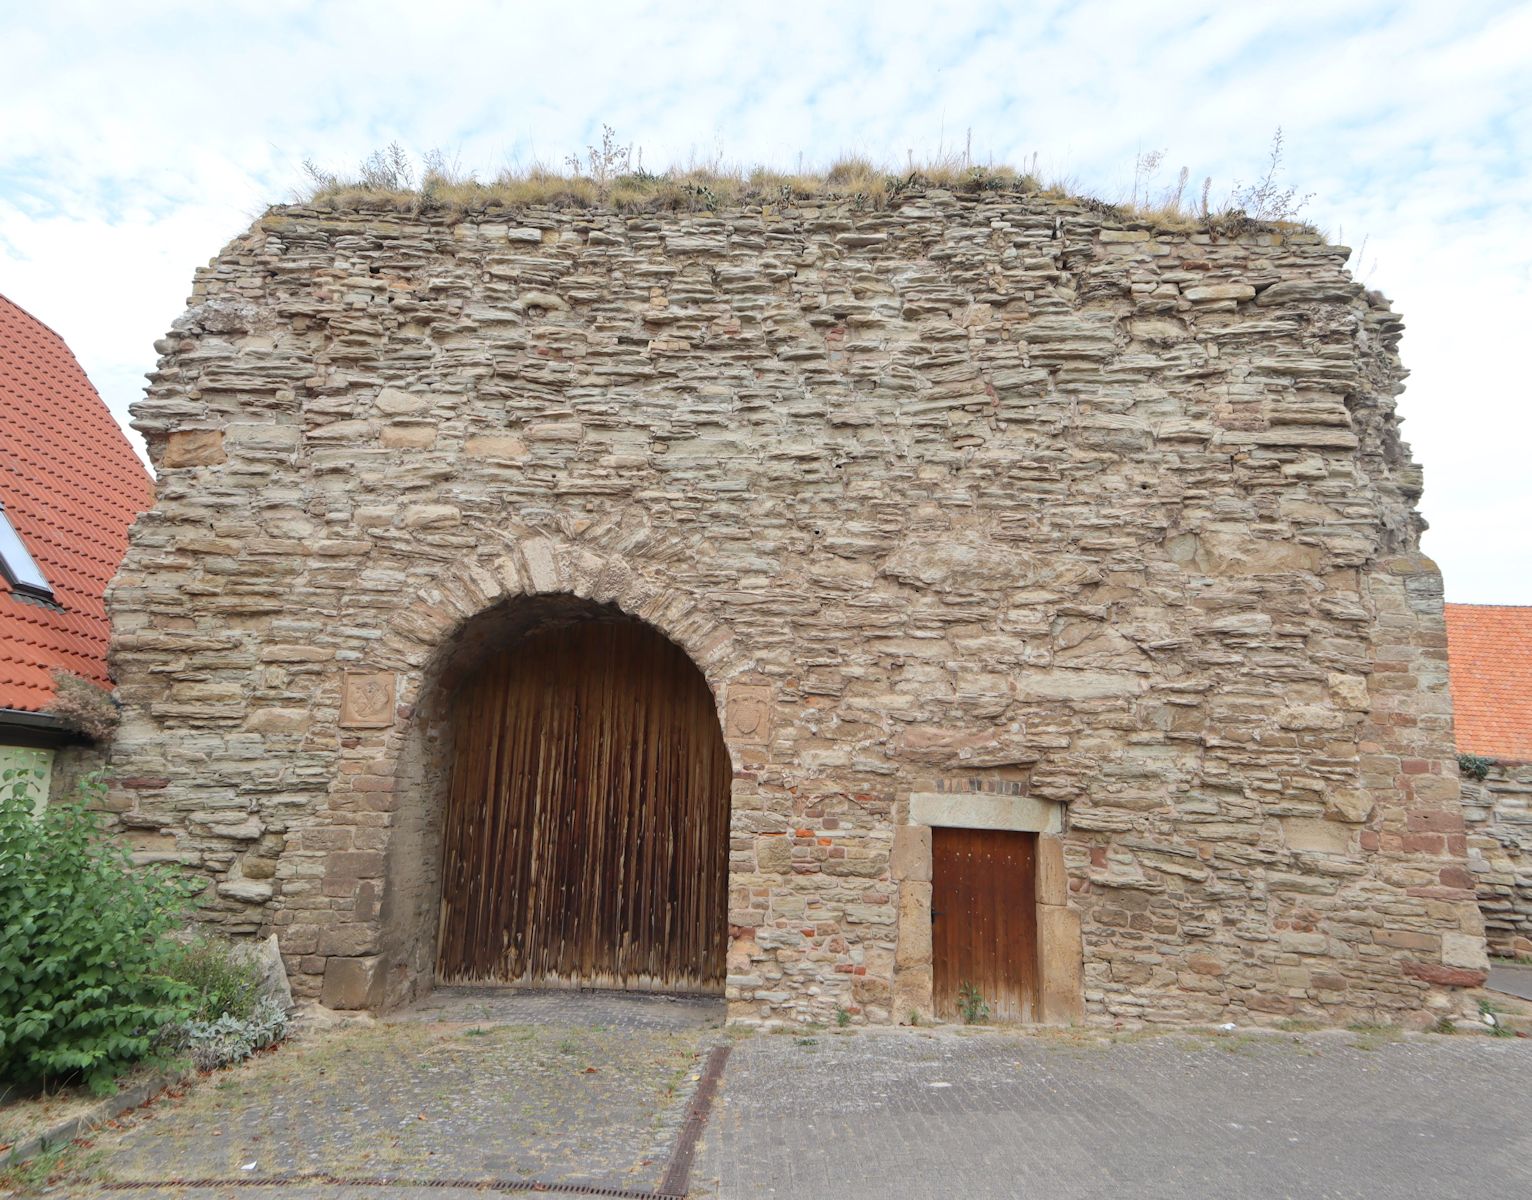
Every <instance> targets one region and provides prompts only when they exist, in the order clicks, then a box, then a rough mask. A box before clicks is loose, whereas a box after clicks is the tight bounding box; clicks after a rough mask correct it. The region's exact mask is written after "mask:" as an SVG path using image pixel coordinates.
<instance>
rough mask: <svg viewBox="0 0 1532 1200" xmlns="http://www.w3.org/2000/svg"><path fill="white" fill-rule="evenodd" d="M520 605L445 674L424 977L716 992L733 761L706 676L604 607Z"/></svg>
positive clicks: (567, 601) (569, 601) (643, 627)
mask: <svg viewBox="0 0 1532 1200" xmlns="http://www.w3.org/2000/svg"><path fill="white" fill-rule="evenodd" d="M548 599H549V600H553V599H554V598H548ZM523 615H524V616H525V614H523ZM534 616H535V617H536V618H537V619H535V620H530V621H525V620H524V621H520V622H518V624H520V625H521V626H522V628H521V629H519V630H518V636H516V638H515V639H514V641H512V642H510V644H504V643H500V644H498V645H496V644H493V643H492V644H489V645H485V644H483V643H481V644H480V645H479V646H478V648H477V650H476V653H475V655H474V659H473V661H472V662H471V663H470V664H468V665H467V666H466V667H465V669H464V670H463V671H462V672H461V674H459V675H458V679H457V681H456V682H454V683H453V684H452V686H451V691H450V721H451V725H452V739H451V745H452V750H451V755H450V764H449V768H448V769H449V770H450V783H449V785H448V790H447V793H446V796H445V798H444V799H445V803H444V805H443V818H442V857H441V906H440V914H439V924H438V931H437V939H436V947H437V953H436V971H435V976H436V981H437V982H438V983H439V984H464V983H480V984H483V983H504V984H519V985H523V986H535V987H608V988H622V989H632V990H649V991H669V992H706V993H716V992H721V991H722V989H723V979H724V956H725V939H726V934H727V926H726V919H727V887H728V838H729V793H730V786H731V781H732V777H733V772H732V768H731V765H730V762H729V755H728V750H727V748H726V747H725V745H724V740H723V733H722V730H721V729H720V727H719V723H718V715H717V709H716V706H715V704H714V700H713V695H712V692H711V691H710V689H709V687H708V684H707V681H706V680H705V679H704V677H703V675H702V673H701V671H699V670H698V668H697V667H696V665H695V664H694V663H693V662H692V661H691V660H690V659H689V658H688V657H687V655H686V653H685V651H683V650H682V649H681V648H680V647H678V646H676V645H675V644H674V643H672V642H670V641H669V640H667V639H666V638H665V637H664V636H663V635H662V634H660V633H659V632H658V631H657V630H655V629H654V628H653V627H651V626H649V625H647V624H645V623H643V622H642V621H639V620H636V619H634V618H632V617H629V616H627V615H626V614H623V613H621V612H620V611H619V610H617V609H615V608H612V607H610V606H600V605H595V604H592V603H589V602H584V601H577V600H575V599H574V598H573V597H567V598H558V602H557V603H548V602H544V603H543V604H542V605H541V606H540V608H538V609H537V610H535V612H534Z"/></svg>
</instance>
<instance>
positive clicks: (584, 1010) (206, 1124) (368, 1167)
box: [79, 992, 722, 1196]
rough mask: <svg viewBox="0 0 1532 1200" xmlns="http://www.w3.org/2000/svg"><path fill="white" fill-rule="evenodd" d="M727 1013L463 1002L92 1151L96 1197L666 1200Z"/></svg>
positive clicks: (315, 1049)
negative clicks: (355, 1184)
mask: <svg viewBox="0 0 1532 1200" xmlns="http://www.w3.org/2000/svg"><path fill="white" fill-rule="evenodd" d="M720 1008H721V1005H720V1004H719V1003H718V1002H713V1003H712V1004H700V1003H697V1002H695V1001H690V1002H688V1001H679V1002H678V1001H666V1000H665V999H664V998H661V997H621V996H618V997H599V996H598V997H589V996H581V995H579V994H565V995H562V996H554V995H549V994H543V995H537V996H527V997H520V996H506V995H503V994H502V995H499V996H495V995H490V996H480V995H476V994H463V993H459V992H454V993H453V994H451V995H448V996H444V997H442V998H440V1000H439V1002H438V1003H436V1004H435V1005H434V1006H433V1007H432V1008H431V1009H430V1010H429V1011H421V1012H412V1013H407V1014H403V1015H402V1016H401V1019H398V1020H391V1021H384V1022H371V1021H364V1022H359V1023H353V1024H349V1025H346V1026H342V1027H339V1028H336V1029H333V1030H330V1031H327V1032H325V1033H322V1034H316V1035H313V1036H312V1037H310V1038H309V1039H307V1040H302V1041H298V1042H296V1043H293V1044H290V1045H288V1046H286V1047H283V1048H281V1049H280V1050H278V1051H277V1052H274V1053H271V1054H266V1055H261V1056H259V1057H258V1058H256V1059H254V1060H252V1061H251V1062H249V1063H246V1064H244V1065H242V1066H240V1067H238V1068H235V1069H232V1070H230V1071H227V1072H221V1073H219V1074H217V1075H213V1076H210V1077H207V1078H205V1079H204V1080H202V1081H201V1082H200V1083H198V1084H197V1085H196V1086H194V1087H192V1088H190V1089H188V1090H187V1091H186V1092H185V1094H184V1095H183V1096H181V1097H179V1098H166V1099H162V1100H160V1101H159V1102H157V1103H155V1104H153V1105H151V1106H149V1107H147V1108H145V1109H141V1110H138V1111H137V1112H135V1113H134V1114H132V1115H131V1116H129V1117H128V1118H126V1119H125V1120H124V1121H123V1122H122V1123H121V1127H120V1128H117V1129H113V1130H109V1131H108V1132H107V1133H105V1134H104V1135H102V1136H101V1137H99V1138H98V1139H97V1143H96V1147H95V1149H96V1151H97V1153H98V1155H99V1158H100V1165H99V1169H100V1179H101V1180H103V1181H106V1180H110V1181H116V1182H143V1183H151V1184H155V1183H165V1184H166V1185H167V1187H168V1186H170V1185H171V1183H172V1182H173V1181H176V1180H192V1181H197V1180H205V1179H217V1180H231V1181H233V1180H241V1179H244V1180H247V1181H249V1180H255V1179H262V1180H271V1179H282V1178H290V1177H295V1176H305V1175H331V1176H335V1177H339V1178H342V1179H356V1178H363V1177H380V1176H381V1177H391V1178H397V1179H404V1180H411V1181H421V1182H430V1181H438V1180H440V1181H452V1180H471V1181H483V1182H485V1183H486V1184H487V1183H492V1182H497V1181H504V1180H517V1179H535V1180H539V1181H543V1182H549V1183H581V1184H587V1185H592V1186H600V1187H621V1188H631V1189H643V1188H653V1187H654V1186H656V1185H657V1184H658V1183H659V1182H660V1180H661V1179H662V1178H663V1176H664V1173H665V1170H666V1167H667V1165H668V1163H669V1160H670V1156H671V1153H672V1150H673V1148H674V1144H675V1141H676V1136H677V1132H678V1130H679V1128H680V1125H681V1122H682V1120H683V1118H684V1115H685V1110H686V1105H687V1103H688V1101H689V1099H690V1096H691V1093H692V1091H693V1090H694V1088H695V1084H696V1079H697V1077H698V1075H699V1072H700V1070H701V1065H702V1055H703V1052H704V1050H705V1049H706V1048H707V1046H708V1045H709V1044H710V1043H711V1041H713V1040H714V1039H716V1037H717V1036H718V1034H717V1032H716V1029H717V1026H718V1025H719V1024H720V1023H721V1018H722V1013H721V1011H720ZM534 1016H535V1017H536V1021H537V1023H535V1024H533V1023H524V1022H526V1021H527V1020H528V1019H530V1018H532V1017H534ZM508 1022H523V1023H508ZM250 1163H254V1164H255V1165H254V1166H253V1167H252V1168H250V1169H249V1170H248V1171H247V1170H246V1169H245V1168H246V1165H247V1164H250ZM79 1186H80V1187H81V1188H82V1189H84V1192H83V1194H91V1193H90V1189H89V1187H88V1186H87V1185H85V1184H83V1183H82V1184H81V1185H79ZM230 1186H231V1187H232V1186H234V1185H230ZM283 1191H290V1192H291V1194H292V1195H294V1196H304V1195H310V1194H312V1195H324V1196H331V1195H335V1194H337V1193H336V1191H335V1190H334V1189H333V1188H331V1189H329V1190H326V1188H325V1185H321V1184H315V1183H309V1182H301V1183H295V1184H293V1185H291V1187H290V1189H282V1190H278V1191H277V1192H275V1193H273V1192H271V1191H268V1190H267V1189H266V1188H264V1187H263V1188H261V1189H260V1194H261V1195H263V1196H265V1195H272V1194H277V1195H281V1194H283ZM123 1194H125V1195H130V1194H144V1193H139V1192H125V1193H123ZM149 1194H153V1193H152V1192H151V1193H149ZM167 1194H181V1193H178V1192H170V1193H167ZM214 1194H216V1190H215V1193H214ZM242 1194H243V1195H245V1196H250V1195H253V1194H254V1193H253V1192H251V1191H249V1190H248V1188H246V1189H245V1190H244V1191H243V1193H242ZM368 1194H374V1193H373V1192H371V1191H369V1193H368ZM400 1194H406V1195H407V1194H412V1193H410V1192H408V1191H404V1192H402V1193H400ZM430 1194H431V1195H433V1196H439V1195H442V1194H443V1193H442V1192H441V1191H440V1190H437V1189H434V1188H433V1189H430Z"/></svg>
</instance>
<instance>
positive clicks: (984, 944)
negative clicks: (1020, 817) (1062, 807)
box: [931, 827, 1042, 1023]
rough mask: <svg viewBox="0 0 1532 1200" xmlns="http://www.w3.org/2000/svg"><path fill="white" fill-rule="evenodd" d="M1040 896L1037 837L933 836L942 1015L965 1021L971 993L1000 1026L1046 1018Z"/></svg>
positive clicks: (953, 832) (937, 999)
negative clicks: (964, 1001) (1041, 995)
mask: <svg viewBox="0 0 1532 1200" xmlns="http://www.w3.org/2000/svg"><path fill="white" fill-rule="evenodd" d="M1036 895H1037V834H1035V833H1018V832H1015V831H1011V830H998V829H959V828H944V827H938V828H934V829H932V830H931V966H932V972H931V975H932V980H931V982H932V1002H933V1005H934V1007H935V1009H936V1014H937V1016H939V1017H942V1018H943V1019H946V1020H957V1019H959V1018H960V1017H961V1016H962V1015H963V1013H962V1009H961V1007H960V1005H961V1002H962V999H963V996H964V994H965V993H967V994H968V995H970V996H974V997H977V998H982V1000H983V1001H984V1003H986V1004H987V1005H988V1006H989V1011H990V1015H991V1016H992V1017H993V1018H994V1019H996V1020H997V1021H1003V1022H1019V1023H1031V1022H1034V1021H1040V1020H1042V1011H1041V1005H1040V1002H1039V987H1038V983H1039V974H1040V972H1039V959H1038V936H1037V899H1036ZM970 989H971V991H970Z"/></svg>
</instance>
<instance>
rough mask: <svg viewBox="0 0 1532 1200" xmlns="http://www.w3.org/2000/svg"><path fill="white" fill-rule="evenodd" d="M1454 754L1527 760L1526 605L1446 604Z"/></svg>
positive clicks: (1530, 638) (1531, 742) (1530, 647)
mask: <svg viewBox="0 0 1532 1200" xmlns="http://www.w3.org/2000/svg"><path fill="white" fill-rule="evenodd" d="M1447 658H1448V667H1449V671H1450V674H1451V678H1452V709H1453V714H1454V718H1453V719H1454V721H1455V723H1456V726H1457V743H1458V750H1459V751H1460V752H1461V753H1463V754H1482V755H1484V756H1485V757H1486V758H1505V759H1512V760H1514V761H1518V762H1528V761H1532V607H1521V606H1517V605H1509V604H1449V605H1447Z"/></svg>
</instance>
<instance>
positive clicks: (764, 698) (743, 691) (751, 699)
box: [724, 684, 771, 746]
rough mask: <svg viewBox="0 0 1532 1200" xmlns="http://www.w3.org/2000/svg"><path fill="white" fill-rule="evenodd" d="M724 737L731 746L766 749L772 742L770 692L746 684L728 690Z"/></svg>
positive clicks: (766, 689)
mask: <svg viewBox="0 0 1532 1200" xmlns="http://www.w3.org/2000/svg"><path fill="white" fill-rule="evenodd" d="M724 733H725V735H726V736H727V737H728V739H729V740H730V741H732V742H736V743H740V744H744V745H757V746H761V745H765V744H766V743H767V742H769V741H770V740H771V689H769V688H767V687H763V686H760V685H758V684H744V685H741V686H738V687H732V688H730V689H729V700H728V705H727V707H726V709H725V720H724Z"/></svg>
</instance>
